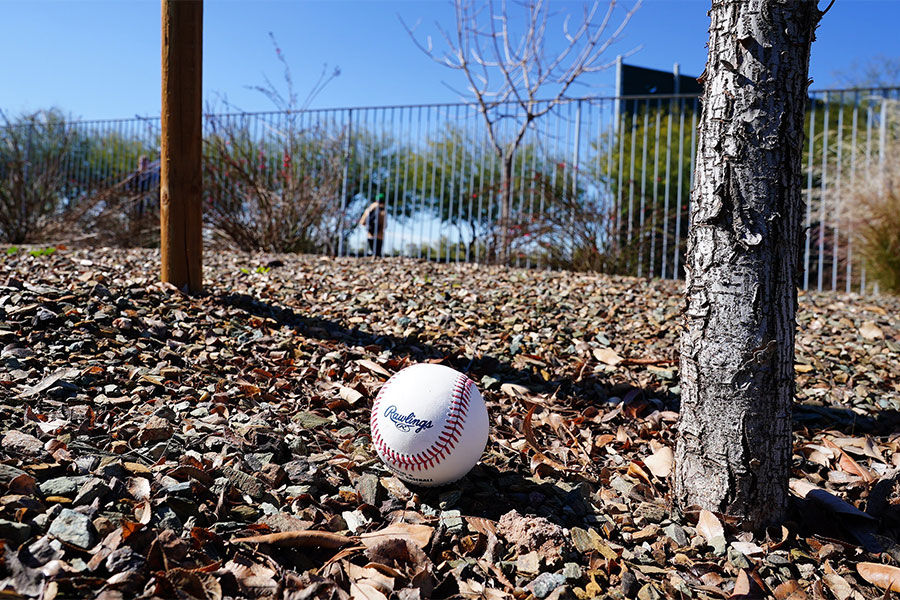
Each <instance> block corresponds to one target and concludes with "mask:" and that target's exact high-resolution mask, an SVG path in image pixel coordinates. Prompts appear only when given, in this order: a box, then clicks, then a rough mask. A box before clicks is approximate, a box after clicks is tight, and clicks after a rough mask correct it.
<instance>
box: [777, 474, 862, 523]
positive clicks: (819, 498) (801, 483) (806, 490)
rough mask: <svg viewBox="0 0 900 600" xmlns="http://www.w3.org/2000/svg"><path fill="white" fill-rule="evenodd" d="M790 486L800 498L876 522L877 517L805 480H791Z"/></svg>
mask: <svg viewBox="0 0 900 600" xmlns="http://www.w3.org/2000/svg"><path fill="white" fill-rule="evenodd" d="M789 486H790V489H791V491H792V492H794V493H795V494H796V495H798V496H800V497H801V498H806V499H807V500H813V501H815V502H818V503H819V504H822V505H823V506H825V507H827V508H828V509H829V510H831V511H832V512H835V513H839V514H844V515H851V516H854V517H860V518H862V519H867V520H870V521H874V520H875V517H873V516H872V515H869V514H866V513H864V512H863V511H861V510H859V509H858V508H856V507H855V506H853V505H852V504H850V503H849V502H846V501H845V500H841V499H840V498H838V497H837V496H835V495H834V494H832V493H831V492H828V491H826V490H823V489H822V488H820V487H818V486H816V485H813V484H812V483H810V482H808V481H806V480H804V479H791V481H790V484H789Z"/></svg>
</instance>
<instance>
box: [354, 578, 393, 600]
mask: <svg viewBox="0 0 900 600" xmlns="http://www.w3.org/2000/svg"><path fill="white" fill-rule="evenodd" d="M350 598H351V599H352V600H387V596H385V595H384V594H382V593H381V592H379V591H378V590H377V589H375V587H374V586H373V585H371V584H369V583H367V582H365V581H360V582H358V583H357V582H355V581H354V582H351V583H350Z"/></svg>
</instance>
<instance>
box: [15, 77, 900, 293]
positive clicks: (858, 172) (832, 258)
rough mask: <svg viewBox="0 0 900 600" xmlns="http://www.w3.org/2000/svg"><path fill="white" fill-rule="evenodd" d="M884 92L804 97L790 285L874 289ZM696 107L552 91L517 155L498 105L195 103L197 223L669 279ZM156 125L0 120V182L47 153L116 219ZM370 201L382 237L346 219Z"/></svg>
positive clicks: (893, 120)
mask: <svg viewBox="0 0 900 600" xmlns="http://www.w3.org/2000/svg"><path fill="white" fill-rule="evenodd" d="M898 100H900V89H896V88H890V89H869V90H837V91H820V92H813V93H811V95H810V103H809V111H808V118H807V125H806V127H807V134H808V135H807V142H806V143H805V149H804V159H803V164H804V174H803V177H804V181H805V183H806V193H805V195H806V198H805V199H806V201H807V212H806V223H805V224H806V227H807V231H808V235H807V238H806V240H805V244H804V254H803V258H804V269H805V270H804V279H803V287H804V288H805V289H819V290H823V289H828V290H840V291H868V290H872V284H871V282H869V281H867V278H866V271H865V266H864V264H863V262H862V260H861V257H860V256H859V253H858V252H857V251H856V249H855V237H854V227H855V223H857V222H858V219H859V215H858V214H857V213H856V211H855V210H854V209H855V203H854V201H853V198H855V197H856V196H855V195H854V193H855V191H856V189H857V188H858V187H859V186H858V183H859V182H860V181H862V180H863V179H866V180H869V179H871V178H872V177H873V173H875V174H876V175H877V167H878V165H881V164H884V161H885V158H886V156H888V154H889V153H890V152H895V151H896V150H897V149H898V146H897V142H898V137H900V136H898V125H897V120H898V119H897V112H898V111H897V103H898ZM699 113H700V105H699V101H698V99H697V98H696V97H694V96H685V95H681V96H646V97H626V98H583V99H573V100H566V101H564V102H561V103H560V104H559V105H557V106H556V107H555V108H553V110H552V111H550V112H549V113H548V114H547V115H545V116H544V117H542V118H540V119H537V120H534V121H531V122H530V123H528V126H527V127H526V129H525V133H524V135H523V136H522V138H521V141H520V142H519V143H518V145H516V147H515V150H514V152H511V151H510V150H509V147H508V144H509V142H510V140H511V139H513V138H514V137H515V134H516V131H517V128H518V127H519V126H520V124H521V123H522V121H521V115H520V114H519V113H518V111H517V110H516V107H515V105H512V104H511V105H509V106H503V107H500V109H499V110H498V111H497V112H496V114H495V115H494V116H495V119H496V122H495V125H494V127H495V138H494V140H495V141H496V142H497V144H498V145H499V147H495V146H494V144H493V142H492V139H491V136H490V135H489V134H488V131H487V128H486V125H485V120H484V118H483V116H482V115H481V114H480V112H479V111H478V110H477V109H476V108H474V107H472V106H468V105H465V104H441V105H419V106H393V107H368V108H347V109H334V110H308V111H304V112H299V113H285V112H272V113H254V114H225V115H206V116H205V117H204V119H205V120H204V136H205V144H204V158H205V160H204V186H205V191H204V194H205V202H206V207H205V213H206V215H207V216H206V220H207V229H208V232H209V233H210V235H219V236H225V237H230V238H231V239H232V240H233V241H236V242H238V243H240V244H242V245H244V246H249V247H253V246H256V247H259V248H261V249H268V250H296V251H304V252H321V253H329V254H334V255H343V256H348V255H349V256H362V255H365V254H367V253H369V252H370V251H371V250H376V249H377V250H381V251H383V253H384V254H387V255H402V256H411V257H417V258H425V259H430V260H439V261H453V262H463V261H468V262H486V261H491V262H507V263H509V264H512V265H515V266H522V267H539V268H543V267H551V268H580V269H597V270H604V271H610V272H617V273H625V274H633V275H638V276H656V277H663V278H676V277H681V276H683V267H684V249H685V238H686V234H687V226H688V207H687V204H688V200H689V196H690V189H691V183H692V175H693V163H694V154H695V148H696V129H697V120H698V118H699ZM159 127H160V122H159V119H156V118H152V119H133V120H118V121H81V122H65V121H63V120H61V119H59V118H56V119H55V120H54V119H50V120H48V119H44V120H43V121H39V122H38V121H34V120H32V121H30V122H23V123H20V124H18V125H15V126H7V127H6V128H2V129H0V132H3V135H4V137H5V138H7V142H9V139H12V138H13V137H15V139H16V147H17V148H18V149H17V150H15V151H13V150H10V148H11V143H4V144H3V145H2V148H0V181H3V180H4V178H7V179H8V176H9V173H10V172H11V171H13V170H15V166H14V163H15V161H16V160H18V161H19V163H21V164H24V165H26V167H25V175H24V177H25V179H26V180H27V178H28V173H29V172H30V173H32V174H33V173H38V172H41V171H42V170H45V171H46V170H48V169H49V168H50V167H49V166H48V165H50V164H51V163H52V165H53V168H55V169H56V170H57V171H58V172H59V174H60V177H59V181H58V185H57V186H56V191H55V196H56V200H55V201H57V202H58V205H59V208H60V209H62V210H75V209H76V208H77V207H78V206H83V205H86V204H90V205H91V206H92V211H94V212H91V213H88V216H89V217H90V216H91V215H93V214H101V213H102V212H103V210H104V209H105V208H108V207H109V206H112V205H114V204H115V203H114V202H113V201H112V200H111V199H112V198H114V197H115V195H116V194H117V193H118V194H119V195H128V196H129V197H131V199H132V201H131V203H130V204H129V207H130V208H129V209H128V211H129V212H128V213H127V215H126V219H127V218H131V217H133V216H134V215H135V214H139V215H141V216H144V215H146V214H150V213H152V212H153V210H154V209H155V205H156V203H157V199H158V184H159V163H158V155H159ZM16 152H18V154H16ZM23 153H24V154H23ZM504 156H509V157H510V158H509V160H508V161H506V162H505V161H504V160H503V158H504ZM504 164H506V165H507V168H508V170H507V177H506V178H505V179H504V177H503V167H504ZM873 169H876V170H873ZM504 185H505V186H506V187H505V189H506V190H508V191H507V192H506V193H504ZM97 198H102V199H103V200H102V202H99V203H98V202H97V201H96V199H97ZM135 198H136V199H137V200H136V202H135ZM377 199H380V200H381V201H382V202H383V204H384V211H385V213H386V224H385V228H384V230H383V246H382V247H381V248H374V247H373V246H372V245H370V244H367V242H368V240H367V234H366V226H365V225H366V224H365V223H361V222H360V219H361V217H362V215H363V212H364V210H365V209H366V208H367V207H368V206H369V205H370V204H371V203H372V201H374V200H377ZM129 215H130V216H129ZM120 222H121V219H119V220H118V221H116V220H114V221H112V223H120ZM376 229H377V226H376ZM131 239H134V238H131ZM875 291H877V289H876V290H875Z"/></svg>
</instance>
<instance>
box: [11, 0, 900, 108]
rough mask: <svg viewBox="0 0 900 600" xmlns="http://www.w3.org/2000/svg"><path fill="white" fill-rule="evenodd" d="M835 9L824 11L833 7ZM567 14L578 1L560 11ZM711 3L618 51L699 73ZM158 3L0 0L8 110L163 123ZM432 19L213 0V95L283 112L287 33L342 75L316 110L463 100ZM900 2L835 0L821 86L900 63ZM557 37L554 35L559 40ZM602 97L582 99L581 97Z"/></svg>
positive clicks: (413, 5)
mask: <svg viewBox="0 0 900 600" xmlns="http://www.w3.org/2000/svg"><path fill="white" fill-rule="evenodd" d="M826 4H827V1H826V0H822V1H821V2H820V6H822V7H824V6H825V5H826ZM553 6H554V7H557V8H558V9H559V10H564V9H566V8H567V7H574V6H577V5H572V4H571V3H567V2H562V1H561V0H555V1H554V3H553ZM708 9H709V1H708V0H645V2H644V5H643V7H642V8H641V9H640V10H639V12H638V14H637V15H636V16H635V18H634V20H633V21H632V23H631V25H630V26H629V27H628V29H627V30H626V32H625V36H624V39H623V40H622V41H621V43H619V44H618V45H617V46H616V47H614V48H613V50H612V51H611V52H610V60H613V59H614V57H615V54H616V53H617V52H623V53H624V52H628V51H630V50H633V49H634V48H640V49H639V50H638V51H637V52H636V53H635V54H634V55H633V56H631V57H630V58H629V59H627V62H629V63H631V64H636V65H640V66H646V67H651V68H658V69H671V68H672V64H673V63H674V62H679V63H680V64H681V70H682V73H686V74H690V75H699V74H700V72H701V71H702V70H703V65H704V63H705V61H706V41H707V28H708V25H709V17H708V16H707V14H706V13H707V10H708ZM159 13H160V3H159V2H158V1H150V0H109V1H86V0H56V1H48V0H0V56H2V60H0V109H3V110H5V111H8V112H9V113H12V114H16V113H19V112H22V111H30V110H37V109H41V108H48V107H52V106H55V107H59V108H61V109H62V110H63V111H65V112H66V113H69V114H71V115H73V116H76V117H80V118H85V119H104V118H127V117H132V116H134V115H135V114H139V115H142V116H150V115H158V114H159V106H160V90H159V85H160V67H159V63H160V18H159V17H160V14H159ZM398 14H399V15H401V16H402V17H403V18H404V20H406V21H407V22H408V23H415V22H416V21H417V20H421V25H420V31H422V32H423V33H436V28H435V26H434V21H435V20H441V21H443V22H444V23H446V24H447V25H448V26H452V20H451V18H452V13H451V11H450V8H449V4H448V3H447V2H445V1H443V0H441V1H428V0H417V1H399V0H398V1H384V0H382V1H377V2H376V1H361V0H357V1H350V0H319V1H309V0H291V1H287V0H284V1H267V0H255V1H237V0H207V1H206V4H205V7H204V57H203V59H204V72H203V93H204V98H205V99H206V100H207V101H208V102H213V101H215V99H216V98H217V95H218V96H222V95H224V96H226V97H227V98H228V99H229V100H230V101H231V102H232V103H233V104H234V105H236V106H239V107H240V108H242V109H244V110H255V111H258V110H271V109H272V108H273V107H272V105H271V103H270V102H269V101H268V100H267V99H266V98H265V97H263V96H262V95H260V94H259V93H258V92H254V91H251V90H248V89H246V86H248V85H259V84H262V83H263V77H264V75H265V76H268V77H269V78H270V79H271V80H272V81H273V82H276V83H279V84H280V83H281V68H280V65H279V63H278V62H277V60H276V57H275V53H274V50H273V48H272V45H271V42H270V40H269V37H268V33H269V32H272V33H274V34H275V36H276V38H277V39H278V41H279V43H280V45H281V46H282V48H283V50H284V52H285V55H286V57H287V59H288V61H289V64H290V66H291V69H292V72H293V76H294V80H295V82H296V87H297V89H298V90H299V91H301V92H305V91H306V90H307V89H308V88H309V86H310V85H311V84H312V82H313V81H314V80H315V79H316V78H317V77H318V75H319V72H320V71H321V69H322V65H323V63H328V64H329V65H330V66H331V67H333V66H339V67H340V69H341V71H342V73H341V75H340V77H338V78H337V79H336V80H334V81H332V82H331V83H330V84H329V85H328V87H327V88H326V89H325V91H324V92H322V93H321V94H320V95H319V96H318V97H317V99H316V100H315V102H314V104H313V107H315V108H331V107H345V106H373V105H386V104H390V105H393V104H417V103H436V102H455V101H457V100H458V99H459V96H458V94H455V93H454V92H452V91H451V90H449V89H448V88H447V87H446V86H445V85H444V84H443V82H446V83H448V84H451V85H455V86H456V87H460V88H461V87H463V85H462V82H461V80H460V79H459V77H460V75H459V74H458V73H457V72H455V71H450V70H449V69H446V68H443V67H441V66H439V65H437V64H435V63H434V62H432V61H431V60H430V59H428V58H427V57H426V56H424V55H423V54H422V53H421V52H420V51H419V50H418V49H417V48H416V47H415V46H414V45H413V44H412V42H411V41H410V39H409V37H408V36H407V34H406V32H405V31H404V30H403V28H402V26H401V24H400V22H399V20H398ZM898 24H900V0H836V3H835V5H834V7H833V8H832V9H831V11H830V12H829V13H828V14H827V15H826V16H825V19H824V21H823V22H822V24H821V26H820V27H819V30H818V33H817V41H816V42H815V44H814V45H813V54H812V63H811V66H810V76H811V77H812V78H813V79H814V81H815V83H814V84H813V86H812V88H813V89H823V88H825V87H831V86H833V85H834V84H835V83H836V81H835V77H834V73H835V71H837V70H844V71H846V70H849V69H852V68H853V65H854V62H857V63H858V62H861V61H865V60H866V59H868V58H870V57H872V56H875V55H888V56H898V55H900V41H898V40H900V35H898V34H897V27H898ZM549 35H550V36H551V37H552V38H556V39H558V32H557V31H556V30H554V31H552V32H551V33H550V34H549ZM590 83H591V84H592V85H593V86H595V88H594V90H593V93H598V94H600V95H609V94H611V92H612V87H613V86H612V83H613V75H612V72H611V71H610V72H608V73H605V74H600V75H596V76H594V77H593V78H592V79H591V80H590ZM582 92H583V93H584V94H587V93H591V92H592V90H589V89H583V88H582V89H579V90H576V91H575V93H576V94H578V95H581V93H582Z"/></svg>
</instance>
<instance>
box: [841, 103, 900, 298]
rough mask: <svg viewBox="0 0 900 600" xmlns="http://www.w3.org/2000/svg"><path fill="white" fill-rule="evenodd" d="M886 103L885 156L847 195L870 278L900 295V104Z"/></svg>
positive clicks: (860, 175) (873, 165) (857, 179)
mask: <svg viewBox="0 0 900 600" xmlns="http://www.w3.org/2000/svg"><path fill="white" fill-rule="evenodd" d="M885 102H890V104H889V110H886V111H885V113H884V114H885V115H886V118H887V119H888V121H887V123H885V127H884V129H883V131H884V132H885V135H886V138H885V139H884V154H883V158H882V159H880V160H878V159H876V160H874V161H872V163H871V164H869V165H867V166H866V167H865V168H864V169H863V172H862V173H860V174H857V176H856V178H855V181H854V184H853V187H852V188H850V189H849V190H848V197H849V200H850V206H851V210H852V211H853V215H852V217H853V223H854V232H855V237H856V247H857V249H858V251H859V253H860V255H861V256H862V257H863V260H864V262H865V265H866V271H867V277H868V278H869V279H873V280H875V281H877V282H878V283H879V285H880V286H881V290H882V291H885V292H889V293H893V294H900V103H898V102H897V101H889V100H885Z"/></svg>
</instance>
